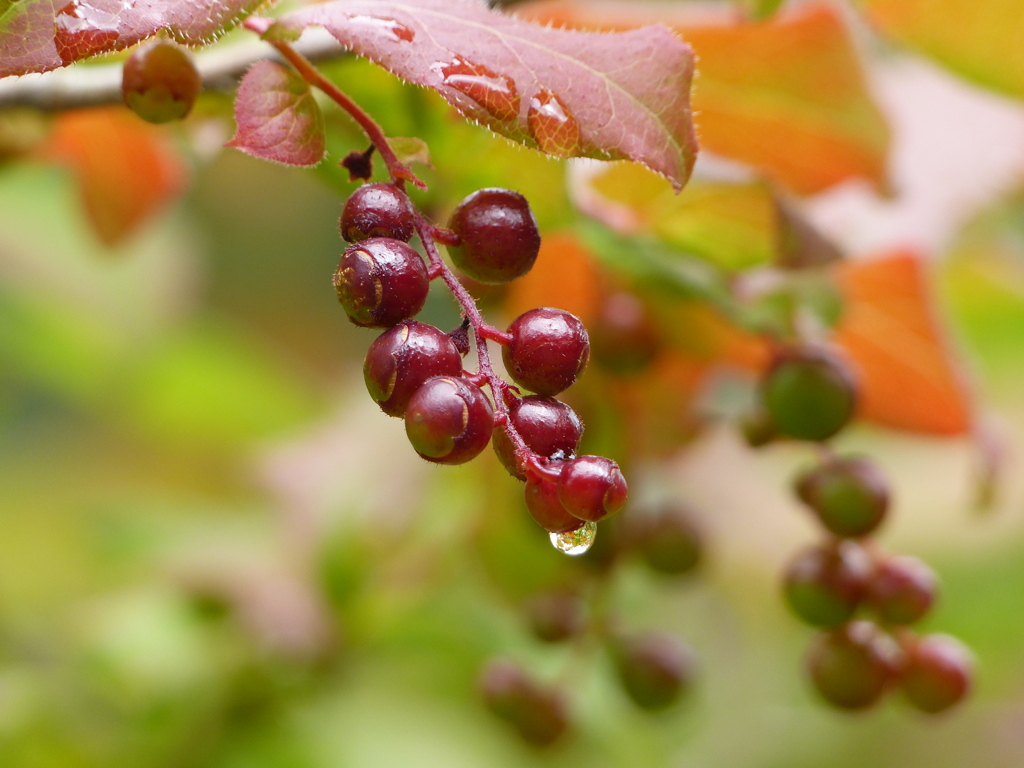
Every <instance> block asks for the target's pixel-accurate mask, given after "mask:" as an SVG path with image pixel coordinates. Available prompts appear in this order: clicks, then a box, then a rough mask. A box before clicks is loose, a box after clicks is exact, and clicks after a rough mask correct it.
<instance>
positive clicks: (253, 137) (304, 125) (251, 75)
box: [227, 61, 326, 165]
mask: <svg viewBox="0 0 1024 768" xmlns="http://www.w3.org/2000/svg"><path fill="white" fill-rule="evenodd" d="M235 123H236V124H237V129H236V131H235V135H234V136H233V137H232V138H231V141H229V142H228V143H227V146H229V147H234V148H235V149H239V150H241V151H242V152H245V153H247V154H250V155H253V156H254V157H260V158H263V159H264V160H274V161H276V162H279V163H285V164H287V165H316V164H317V163H319V162H320V161H321V160H322V159H323V156H324V147H325V144H326V135H325V132H324V116H323V113H322V112H321V111H320V106H319V105H318V104H317V103H316V99H314V98H313V93H312V91H311V90H310V88H309V85H308V84H307V83H306V81H305V80H303V79H302V78H301V77H300V76H299V75H298V74H297V73H295V72H293V71H292V70H290V69H288V68H287V67H283V66H281V65H280V64H277V63H276V62H273V61H260V62H257V63H256V64H254V65H253V66H252V67H251V68H250V69H249V71H248V72H246V73H245V77H243V78H242V82H241V83H240V84H239V86H238V96H237V97H236V98H235Z"/></svg>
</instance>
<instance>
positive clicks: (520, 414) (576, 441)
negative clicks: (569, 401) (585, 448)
mask: <svg viewBox="0 0 1024 768" xmlns="http://www.w3.org/2000/svg"><path fill="white" fill-rule="evenodd" d="M508 416H509V422H510V423H511V424H512V426H513V427H514V428H515V430H516V432H518V433H519V436H520V437H522V438H523V442H525V443H526V447H527V448H529V449H530V450H531V451H533V452H534V453H535V454H537V455H538V456H541V457H543V458H545V459H552V458H553V459H567V458H571V457H572V456H575V455H576V449H577V448H579V445H580V437H581V436H582V435H583V422H582V421H580V417H579V416H577V415H576V411H574V410H573V409H572V408H570V407H569V406H568V405H566V404H565V403H562V402H559V401H558V400H555V399H554V398H551V397H538V396H537V395H530V396H528V397H524V398H521V399H518V400H516V401H515V402H514V403H513V404H512V406H511V407H510V408H509V412H508ZM493 445H494V452H495V454H497V456H498V460H499V461H501V464H502V466H503V467H505V469H507V470H508V471H509V474H511V475H512V476H513V477H517V478H519V479H520V480H525V479H526V475H524V474H523V473H522V472H521V471H520V470H519V467H518V466H517V464H516V450H515V446H514V445H512V441H511V440H510V439H509V437H508V432H506V431H505V429H504V428H503V427H500V426H499V427H496V428H495V430H494V443H493Z"/></svg>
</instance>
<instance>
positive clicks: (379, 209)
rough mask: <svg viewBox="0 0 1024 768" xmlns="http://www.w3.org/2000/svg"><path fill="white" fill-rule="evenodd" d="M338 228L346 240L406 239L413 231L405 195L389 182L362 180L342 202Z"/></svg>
mask: <svg viewBox="0 0 1024 768" xmlns="http://www.w3.org/2000/svg"><path fill="white" fill-rule="evenodd" d="M340 228H341V236H342V237H343V238H345V239H346V240H348V241H349V242H350V243H355V242H358V241H360V240H365V239H367V238H369V237H390V238H393V239H395V240H402V241H404V242H406V243H407V242H409V239H410V238H411V237H412V235H413V232H414V231H415V217H414V216H413V212H412V208H411V207H410V205H409V201H408V199H407V198H406V196H405V195H404V194H402V192H400V191H399V190H398V188H397V187H395V186H394V185H393V184H384V183H378V184H364V185H363V186H361V187H359V188H358V189H357V190H356V191H355V192H353V193H352V196H351V197H349V199H348V200H347V201H346V202H345V207H344V208H343V209H342V211H341V221H340Z"/></svg>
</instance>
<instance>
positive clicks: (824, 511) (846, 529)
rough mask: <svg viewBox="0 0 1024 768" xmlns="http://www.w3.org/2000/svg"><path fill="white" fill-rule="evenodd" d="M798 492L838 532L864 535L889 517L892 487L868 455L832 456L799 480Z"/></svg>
mask: <svg viewBox="0 0 1024 768" xmlns="http://www.w3.org/2000/svg"><path fill="white" fill-rule="evenodd" d="M795 487H796V493H797V496H799V497H800V499H801V500H802V501H803V502H804V503H805V504H807V505H808V506H809V507H810V508H811V509H813V510H814V512H815V514H816V515H817V516H818V519H820V520H821V524H822V525H824V526H825V527H826V528H827V529H828V530H829V531H831V532H832V533H834V534H835V535H836V536H864V535H866V534H868V533H871V532H872V531H873V530H875V529H876V528H877V527H878V526H879V525H880V524H881V522H882V520H884V519H885V513H886V510H887V509H888V508H889V488H888V484H887V483H886V481H885V477H884V476H883V475H882V473H881V472H879V470H878V468H877V467H876V466H875V465H874V464H873V463H871V462H870V461H868V460H867V459H862V458H857V457H847V458H840V459H832V460H831V461H827V462H825V463H824V464H822V465H820V466H818V467H815V468H814V469H811V470H808V471H807V472H805V473H803V474H802V475H800V476H799V477H798V478H797V480H796V486H795Z"/></svg>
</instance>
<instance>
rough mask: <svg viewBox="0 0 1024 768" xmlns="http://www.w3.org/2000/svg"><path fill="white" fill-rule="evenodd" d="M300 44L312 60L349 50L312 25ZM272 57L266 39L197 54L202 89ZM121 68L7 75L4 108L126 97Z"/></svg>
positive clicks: (225, 84) (2, 82)
mask: <svg viewBox="0 0 1024 768" xmlns="http://www.w3.org/2000/svg"><path fill="white" fill-rule="evenodd" d="M295 48H296V49H297V50H299V51H301V52H302V55H303V56H305V57H306V58H307V59H311V60H313V61H323V60H324V59H332V58H338V57H340V56H345V55H347V53H346V52H345V51H344V50H343V49H342V48H341V46H339V45H338V41H337V40H335V39H334V38H333V37H331V36H330V34H329V33H328V32H327V31H326V30H323V29H310V30H309V31H308V32H307V33H306V34H305V35H303V37H302V40H301V41H299V42H298V43H296V44H295ZM268 58H272V59H276V60H278V61H281V62H283V61H284V59H283V58H282V57H281V56H280V54H278V53H277V52H276V51H274V50H272V49H270V48H268V47H267V46H266V44H265V43H261V42H257V41H255V40H254V41H252V42H245V43H239V44H238V45H232V46H227V47H224V48H215V49H209V50H205V51H203V52H201V53H197V54H195V55H194V60H195V64H196V67H197V68H198V69H199V74H200V76H201V77H202V79H203V89H204V90H208V91H230V90H231V89H233V88H234V87H235V85H236V84H237V82H238V80H239V79H240V78H241V77H242V75H244V74H245V73H246V71H247V70H248V69H249V67H251V66H252V65H253V64H255V63H256V62H257V61H261V60H263V59H268ZM121 68H122V64H121V62H117V63H114V64H101V65H98V66H73V67H68V68H65V69H55V70H53V71H51V72H43V73H42V74H30V75H22V76H20V77H5V78H3V79H0V109H6V108H9V107H34V108H36V109H41V110H46V111H58V110H65V109H75V108H78V107H94V106H98V105H101V104H115V103H118V102H120V101H121Z"/></svg>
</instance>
